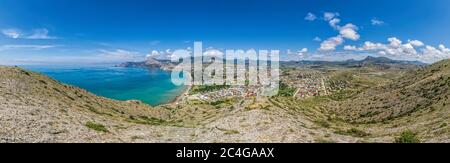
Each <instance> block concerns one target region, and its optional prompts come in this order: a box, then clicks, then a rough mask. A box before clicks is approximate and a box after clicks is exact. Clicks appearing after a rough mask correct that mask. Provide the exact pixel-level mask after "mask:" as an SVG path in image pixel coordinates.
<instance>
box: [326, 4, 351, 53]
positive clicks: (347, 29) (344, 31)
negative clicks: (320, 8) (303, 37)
mask: <svg viewBox="0 0 450 163" xmlns="http://www.w3.org/2000/svg"><path fill="white" fill-rule="evenodd" d="M338 16H339V14H338V13H333V12H325V13H324V20H325V21H328V23H329V24H330V26H331V27H332V28H333V29H335V30H337V31H338V32H339V34H338V35H337V36H334V37H330V38H328V39H326V40H325V41H323V42H322V43H321V44H320V48H319V51H333V50H336V47H337V46H339V45H342V44H343V43H344V42H345V39H349V40H353V41H357V40H359V38H360V35H359V34H358V32H357V31H358V30H359V28H358V27H357V26H356V25H354V24H352V23H348V24H346V25H344V26H340V25H339V23H340V22H341V19H339V18H337V17H338Z"/></svg>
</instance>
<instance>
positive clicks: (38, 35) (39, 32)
mask: <svg viewBox="0 0 450 163" xmlns="http://www.w3.org/2000/svg"><path fill="white" fill-rule="evenodd" d="M26 38H27V39H36V40H37V39H41V40H47V39H56V37H53V36H49V35H48V30H47V29H45V28H42V29H34V30H33V32H32V33H31V35H29V36H27V37H26Z"/></svg>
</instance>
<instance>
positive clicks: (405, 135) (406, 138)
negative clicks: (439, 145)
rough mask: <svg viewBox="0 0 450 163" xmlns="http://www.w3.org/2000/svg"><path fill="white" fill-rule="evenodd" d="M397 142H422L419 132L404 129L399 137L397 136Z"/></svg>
mask: <svg viewBox="0 0 450 163" xmlns="http://www.w3.org/2000/svg"><path fill="white" fill-rule="evenodd" d="M395 143H420V140H419V138H418V137H417V134H416V133H414V132H412V131H409V130H408V131H404V132H402V133H401V134H400V136H399V137H397V138H395Z"/></svg>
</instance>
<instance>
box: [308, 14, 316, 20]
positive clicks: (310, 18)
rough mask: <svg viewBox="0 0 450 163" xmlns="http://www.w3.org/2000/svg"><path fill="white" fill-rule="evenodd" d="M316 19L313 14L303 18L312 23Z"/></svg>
mask: <svg viewBox="0 0 450 163" xmlns="http://www.w3.org/2000/svg"><path fill="white" fill-rule="evenodd" d="M316 19H317V16H316V15H314V14H313V13H308V14H307V15H306V17H305V20H308V21H314V20H316Z"/></svg>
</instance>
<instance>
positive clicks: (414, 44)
mask: <svg viewBox="0 0 450 163" xmlns="http://www.w3.org/2000/svg"><path fill="white" fill-rule="evenodd" d="M408 42H409V43H410V44H411V45H413V46H417V47H419V46H424V45H425V44H424V43H423V42H422V41H419V40H408Z"/></svg>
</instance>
